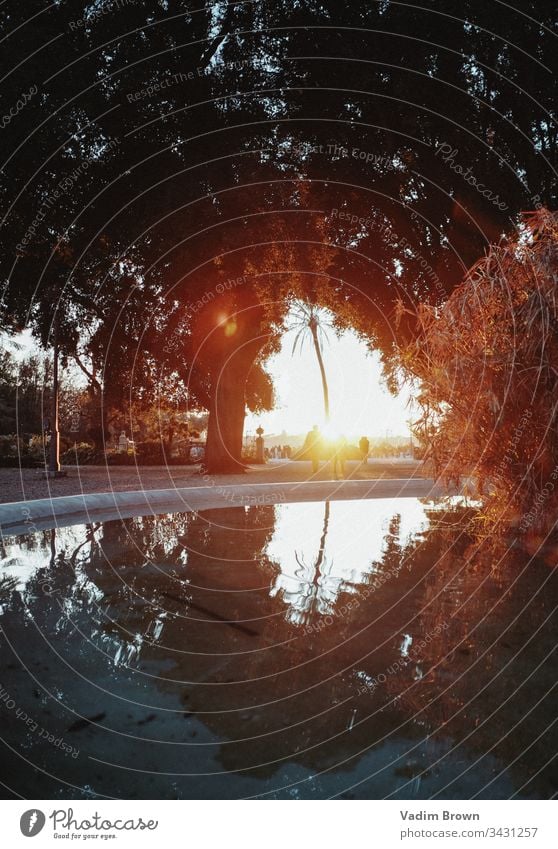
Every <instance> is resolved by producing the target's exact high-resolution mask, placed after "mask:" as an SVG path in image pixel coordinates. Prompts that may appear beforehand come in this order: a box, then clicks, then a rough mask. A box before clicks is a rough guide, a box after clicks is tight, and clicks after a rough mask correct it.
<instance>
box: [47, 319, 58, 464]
mask: <svg viewBox="0 0 558 849" xmlns="http://www.w3.org/2000/svg"><path fill="white" fill-rule="evenodd" d="M53 330H54V341H53V357H52V406H51V420H50V446H49V463H48V471H49V474H50V475H52V476H55V475H57V474H59V472H60V431H59V430H58V394H59V386H58V358H59V351H58V331H59V322H58V316H56V317H55V319H54V328H53Z"/></svg>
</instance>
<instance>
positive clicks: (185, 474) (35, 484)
mask: <svg viewBox="0 0 558 849" xmlns="http://www.w3.org/2000/svg"><path fill="white" fill-rule="evenodd" d="M65 471H67V473H68V476H67V477H66V478H59V479H55V480H51V479H45V478H44V477H41V473H40V472H38V471H36V470H35V469H0V503H3V504H5V503H7V502H10V501H29V500H31V499H34V498H49V497H52V498H56V497H57V496H60V495H79V494H80V493H91V492H111V491H117V492H124V491H133V490H142V489H172V488H173V487H185V486H207V485H210V484H211V483H215V484H242V483H250V484H252V483H276V482H277V483H279V482H282V481H305V480H331V471H330V468H329V465H326V464H323V465H322V468H321V469H320V471H319V472H318V474H317V475H316V476H315V477H314V476H312V471H311V467H310V463H306V462H291V461H289V460H272V461H271V462H269V463H267V464H266V465H265V466H251V467H250V468H249V469H248V470H247V472H246V474H243V475H223V476H216V477H212V478H209V479H208V478H207V477H205V476H204V475H202V474H201V473H200V470H199V467H198V466H143V467H138V468H131V467H123V466H112V467H106V466H79V467H76V466H67V467H66V469H65ZM346 473H347V477H350V478H352V479H354V480H366V479H370V480H373V479H377V478H411V477H427V475H426V474H424V472H421V464H420V463H418V462H414V461H409V460H406V461H399V460H396V461H390V460H386V461H381V460H370V461H369V462H368V465H367V466H366V467H364V466H361V465H360V464H358V463H347V467H346Z"/></svg>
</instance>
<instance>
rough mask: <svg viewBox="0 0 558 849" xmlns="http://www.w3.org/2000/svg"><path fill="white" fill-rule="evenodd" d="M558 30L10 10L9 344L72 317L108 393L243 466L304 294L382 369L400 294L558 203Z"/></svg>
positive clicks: (277, 12)
mask: <svg viewBox="0 0 558 849" xmlns="http://www.w3.org/2000/svg"><path fill="white" fill-rule="evenodd" d="M554 12H555V9H554V4H551V3H550V2H537V3H535V2H522V3H521V4H520V5H519V6H517V7H512V6H510V5H509V4H503V3H500V2H498V0H491V2H489V3H487V4H485V5H484V6H479V4H478V3H475V2H472V0H465V2H459V3H457V2H455V0H449V2H446V3H444V4H443V9H442V8H440V4H439V3H435V2H432V0H424V2H421V3H420V4H418V3H399V2H390V0H380V2H372V3H371V2H370V0H357V1H356V2H354V3H351V4H339V3H338V2H337V0H323V1H322V0H320V2H317V0H308V2H305V3H304V4H302V3H299V2H294V3H293V2H292V0H274V2H267V0H265V2H257V3H254V2H246V1H245V2H231V3H226V2H221V0H217V2H207V3H205V4H203V5H196V4H194V3H191V2H184V0H175V2H173V3H168V2H167V1H166V0H159V2H152V3H144V2H134V3H132V2H129V3H118V4H111V3H102V2H85V3H84V2H69V3H60V2H55V3H50V2H47V0H28V2H26V3H25V4H17V3H15V2H14V1H13V0H8V2H7V3H5V4H3V5H2V7H1V8H0V23H1V24H2V27H3V29H4V31H5V32H6V33H7V35H6V39H5V41H4V45H3V47H4V58H5V61H6V68H7V74H6V76H5V78H4V80H3V81H2V83H1V89H0V91H1V94H2V102H3V104H5V112H4V119H3V123H2V140H3V143H4V144H3V151H4V158H3V164H2V171H1V174H0V198H1V200H2V210H3V216H2V228H1V229H0V247H1V250H0V280H1V285H2V292H3V296H2V307H3V311H2V326H3V327H4V328H5V329H13V328H14V327H24V326H30V327H31V328H32V329H33V331H34V333H35V334H36V336H37V338H38V339H40V340H41V341H42V343H43V344H45V345H46V344H48V343H49V338H50V337H51V335H52V325H53V320H54V316H55V314H56V315H57V320H58V323H59V327H60V335H61V339H62V346H63V350H64V352H65V353H67V354H70V355H72V354H75V353H76V352H78V355H79V352H81V355H84V354H85V355H86V356H87V358H88V359H89V364H90V365H93V366H94V368H95V372H96V374H97V379H98V381H99V385H100V387H101V390H102V392H103V393H104V394H105V395H106V397H107V399H108V398H111V397H112V398H122V397H129V398H131V399H135V398H136V396H138V395H140V396H141V394H142V393H145V392H146V391H151V389H150V387H151V386H152V385H157V382H158V381H159V380H161V379H164V380H167V381H168V380H169V379H170V378H172V379H174V380H175V381H176V382H177V384H178V383H180V384H181V385H182V386H185V387H186V388H187V392H188V395H189V398H190V400H191V403H192V404H199V405H203V406H206V407H208V408H209V409H210V410H211V411H212V413H213V415H212V417H211V421H213V422H215V418H216V416H217V414H218V411H219V410H221V411H225V414H224V418H226V419H227V423H228V424H229V423H230V428H231V432H230V433H229V434H223V433H222V431H221V430H220V431H219V432H218V433H216V432H214V430H212V427H211V426H210V439H209V442H210V444H209V446H208V448H210V449H211V450H210V453H212V455H213V456H214V458H215V462H214V466H215V468H220V469H224V468H225V467H226V466H227V465H231V466H232V467H234V466H235V465H236V464H237V462H238V460H239V456H238V455H239V450H240V442H239V432H240V434H241V428H242V422H243V419H244V410H245V401H246V400H248V401H249V402H250V404H251V405H252V406H253V407H256V408H257V407H258V405H260V406H266V405H267V406H269V404H270V403H271V387H270V384H269V378H267V377H266V374H265V368H264V364H265V359H266V357H267V355H268V354H269V353H270V351H272V350H273V349H274V346H276V345H277V340H278V336H279V334H280V332H281V329H282V327H283V323H284V320H285V316H286V315H287V312H288V307H289V304H290V303H291V302H292V301H293V300H295V299H302V300H305V301H306V302H308V303H311V304H316V305H318V306H323V307H326V308H328V309H330V310H331V311H332V313H333V315H334V316H335V321H336V322H337V327H338V329H343V328H345V327H353V328H354V329H355V330H356V331H357V333H359V334H361V336H362V337H363V338H366V340H367V341H368V343H369V344H370V345H371V346H376V347H380V348H381V349H382V351H383V352H384V355H385V357H386V358H388V359H389V358H390V356H392V355H393V352H394V350H395V348H396V347H397V343H400V342H401V339H402V338H404V339H409V338H412V335H413V333H414V332H415V330H416V327H415V326H414V325H413V323H412V321H410V322H408V323H407V324H405V323H402V324H401V325H400V326H399V329H398V330H396V329H395V327H394V323H393V309H394V304H395V303H396V302H397V301H399V300H402V301H403V302H405V303H406V304H407V305H408V306H409V307H410V306H412V305H416V304H417V303H420V302H429V303H432V304H435V303H441V302H443V301H444V300H445V299H446V298H447V296H448V295H449V294H450V293H451V291H452V290H453V289H454V287H455V286H456V285H457V284H458V283H459V282H460V281H461V279H462V276H463V274H464V272H465V270H466V269H467V268H468V267H469V266H470V265H472V264H473V263H474V262H475V261H476V260H477V259H478V257H479V256H481V255H482V254H483V252H484V250H485V249H486V247H487V246H488V245H489V244H490V243H491V242H493V241H495V240H497V239H498V238H499V236H500V234H501V233H502V232H505V231H507V232H513V231H514V230H515V228H517V225H518V214H519V212H520V211H522V210H524V209H533V208H535V207H537V206H539V205H541V204H546V205H549V206H552V205H553V204H554V203H555V194H556V172H555V170H554V169H555V160H556V141H557V139H556V126H555V113H554V109H555V102H554V91H553V88H552V74H551V65H552V61H553V57H554V55H555V49H554V34H553V27H554V17H555V15H554ZM24 95H25V97H24ZM20 104H22V106H21V108H20V106H19V105H20ZM411 314H412V311H411V313H409V315H411ZM396 336H397V339H396ZM244 387H247V389H246V390H245V389H244ZM107 403H108V401H107ZM222 418H223V416H222ZM228 424H227V427H228ZM227 458H229V459H230V461H231V462H230V463H228V460H227Z"/></svg>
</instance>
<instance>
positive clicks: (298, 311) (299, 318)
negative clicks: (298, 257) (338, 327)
mask: <svg viewBox="0 0 558 849" xmlns="http://www.w3.org/2000/svg"><path fill="white" fill-rule="evenodd" d="M324 315H325V314H324V311H323V310H319V309H318V307H316V306H315V305H314V304H305V303H304V302H303V301H296V302H295V304H294V306H293V307H292V309H291V316H292V321H291V326H290V329H291V330H295V331H296V335H295V340H294V343H293V355H294V354H295V352H296V349H297V347H299V346H300V349H301V350H302V347H303V345H304V342H305V340H306V339H307V338H308V336H310V338H311V339H312V344H313V345H314V351H315V352H316V359H317V360H318V365H319V367H320V374H321V377H322V391H323V393H324V412H325V419H326V422H328V421H329V387H328V383H327V376H326V371H325V365H324V358H323V355H322V350H323V343H324V340H326V341H327V333H326V331H325V328H326V327H332V325H331V322H329V321H328V320H327V318H325V317H324Z"/></svg>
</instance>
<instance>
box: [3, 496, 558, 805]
mask: <svg viewBox="0 0 558 849" xmlns="http://www.w3.org/2000/svg"><path fill="white" fill-rule="evenodd" d="M467 517H468V511H467V510H466V509H465V508H463V507H460V506H454V507H452V508H451V509H450V508H448V507H447V506H446V507H443V508H442V506H441V505H436V504H433V503H431V502H430V503H421V502H420V501H419V500H416V499H399V500H395V501H394V500H389V501H381V500H374V501H358V502H334V503H332V504H331V505H330V504H328V503H326V504H325V505H324V504H323V503H312V504H289V505H279V506H275V507H273V506H261V507H260V506H257V507H256V506H255V507H231V508H228V509H221V510H213V511H206V512H202V513H190V514H173V515H171V516H161V517H156V518H154V517H142V518H137V519H126V520H123V521H119V522H108V523H104V524H92V525H87V526H76V527H73V528H67V529H63V530H58V531H57V532H50V531H48V532H42V533H37V534H32V535H29V536H27V537H18V538H11V539H10V538H7V539H4V541H3V543H2V550H1V552H0V553H1V557H2V560H1V563H0V624H1V626H2V634H1V639H2V661H1V667H0V671H1V677H0V685H1V693H0V697H1V700H0V711H1V713H2V729H3V730H2V738H3V740H4V745H3V756H2V761H3V764H4V770H3V772H4V776H3V778H2V781H3V782H4V783H5V784H6V785H7V786H8V787H10V788H11V789H12V790H13V792H14V793H18V794H20V795H22V796H26V797H29V798H56V797H58V796H60V797H65V798H77V797H81V796H99V797H102V796H108V797H113V796H115V797H125V798H198V797H200V798H236V797H244V796H266V797H269V798H324V797H330V796H339V797H341V798H383V797H393V798H407V799H423V798H431V797H439V798H449V799H451V798H471V797H478V798H509V797H511V796H517V797H519V798H549V797H551V796H553V795H554V794H555V793H557V792H558V775H557V772H556V768H555V765H554V762H553V760H552V756H553V753H555V752H556V748H557V747H556V742H557V734H556V726H555V722H556V716H557V712H556V707H555V705H556V698H555V692H554V687H555V684H556V675H555V666H554V656H553V653H554V650H555V647H556V636H557V633H558V628H557V623H556V618H555V601H556V596H557V578H556V574H555V572H554V571H553V570H552V569H550V568H549V567H548V566H547V565H545V564H542V563H540V562H537V561H536V560H532V561H530V562H528V560H527V557H526V556H525V555H520V554H519V553H518V552H516V551H505V550H503V549H498V548H497V547H493V548H491V549H489V548H488V547H486V546H485V547H483V548H480V549H479V548H477V547H476V544H475V543H474V542H473V540H472V539H471V538H470V537H469V535H468V533H467V522H466V519H467ZM5 792H6V795H9V792H8V791H7V790H6V791H5Z"/></svg>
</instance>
